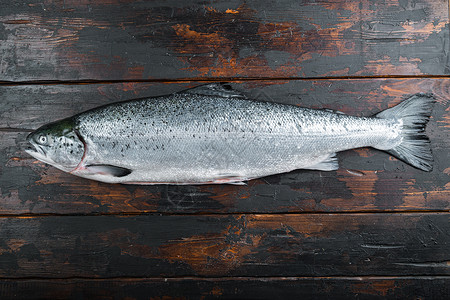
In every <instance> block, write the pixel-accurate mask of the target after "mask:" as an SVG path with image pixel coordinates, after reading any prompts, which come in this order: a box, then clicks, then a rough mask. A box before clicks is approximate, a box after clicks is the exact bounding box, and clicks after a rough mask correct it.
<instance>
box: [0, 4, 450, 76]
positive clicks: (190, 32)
mask: <svg viewBox="0 0 450 300" xmlns="http://www.w3.org/2000/svg"><path fill="white" fill-rule="evenodd" d="M448 23H449V18H448V1H433V0H417V1H413V2H409V1H398V2H397V1H369V0H360V1H328V0H318V1H307V0H303V1H274V2H271V4H270V7H268V6H267V4H265V3H262V2H260V1H242V0H240V1H223V0H222V1H214V2H211V3H203V2H198V1H181V2H180V1H165V2H164V3H160V2H155V1H138V2H134V1H121V0H120V1H119V0H110V1H88V2H87V1H62V0H48V1H44V2H42V1H37V0H27V1H21V2H20V3H17V2H14V1H2V2H1V3H0V41H1V42H0V57H1V63H0V74H1V78H0V79H1V80H16V81H21V80H53V79H59V80H78V79H99V80H106V79H109V80H115V79H118V80H122V79H158V78H159V79H160V78H163V79H167V78H172V79H173V78H199V77H201V78H211V77H220V78H223V77H257V78H260V77H317V76H342V75H353V76H361V75H395V74H397V75H417V74H433V75H445V74H449V73H450V68H449V60H448V57H449V56H448V49H447V48H448V45H449V27H448Z"/></svg>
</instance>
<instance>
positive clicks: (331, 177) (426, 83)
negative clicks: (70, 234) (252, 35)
mask: <svg viewBox="0 0 450 300" xmlns="http://www.w3.org/2000/svg"><path fill="white" fill-rule="evenodd" d="M196 84H198V83H195V82H190V83H184V84H183V83H177V84H166V83H134V84H133V85H131V86H130V85H129V84H127V83H118V84H98V85H48V86H39V85H37V86H10V87H0V93H2V94H3V98H4V99H6V102H5V104H4V105H3V106H1V107H0V120H1V122H2V124H1V125H0V127H2V128H3V131H1V132H0V141H1V142H0V149H1V151H0V168H1V169H0V170H1V177H0V188H1V195H0V213H1V214H24V213H33V214H34V213H38V214H39V213H40V214H42V213H46V214H79V213H83V214H89V213H95V214H99V213H100V214H108V213H124V212H126V213H142V212H167V213H198V212H219V213H228V212H232V213H245V212H267V213H269V212H271V213H277V212H346V211H347V212H350V211H353V212H355V211H356V212H357V211H373V212H375V211H379V212H383V211H448V209H449V208H450V191H449V175H450V154H449V152H448V148H449V147H450V144H449V141H450V139H449V128H450V124H449V121H450V119H449V102H448V99H449V95H450V80H447V79H404V80H400V79H376V80H373V79H372V80H317V81H272V82H268V81H264V82H258V81H250V82H243V83H234V84H233V86H234V87H235V88H236V89H237V90H240V91H242V92H244V93H245V94H247V95H248V96H249V97H250V98H254V99H259V100H265V101H275V102H281V103H287V104H294V105H302V106H305V107H312V108H331V109H336V110H340V111H343V112H345V113H348V114H352V115H372V114H374V113H376V112H378V111H380V110H383V109H386V108H387V107H390V106H392V105H395V104H397V103H399V102H400V101H402V100H403V99H404V98H406V97H408V96H409V95H411V94H413V93H416V92H432V93H434V94H435V95H436V97H437V103H436V104H435V106H434V110H433V116H432V120H431V122H430V124H429V125H428V129H427V132H428V135H429V136H430V138H431V141H432V149H433V152H434V157H435V167H434V170H433V171H432V172H430V173H427V172H422V171H420V170H416V169H414V168H412V167H410V166H408V165H406V164H405V163H403V162H400V161H398V160H396V159H394V158H392V157H390V156H389V155H387V154H386V153H383V152H379V151H376V150H373V149H357V150H352V151H346V152H343V153H340V154H339V159H340V165H341V169H340V170H338V171H336V172H319V171H305V170H299V171H294V172H291V173H288V174H282V175H275V176H270V177H266V178H263V179H259V180H252V181H250V182H248V185H247V186H233V185H206V186H178V187H177V186H147V187H143V186H126V185H109V184H103V183H99V182H94V181H89V180H87V179H82V178H78V177H75V176H72V175H70V174H66V173H63V172H61V171H59V170H57V169H55V168H53V167H50V166H48V165H45V164H43V163H41V162H38V161H36V160H35V159H33V158H31V157H29V156H28V155H27V154H26V153H24V152H23V149H24V148H25V147H26V145H24V140H25V137H26V135H27V134H28V133H27V131H26V130H29V129H31V128H37V127H38V126H40V125H43V124H45V123H48V122H52V121H55V120H57V119H60V118H64V117H68V116H70V115H73V114H75V113H78V112H80V111H83V110H85V109H89V108H93V107H96V106H99V105H103V104H106V103H111V102H114V101H119V100H126V99H130V98H137V97H145V96H154V95H161V94H165V93H170V92H174V91H177V90H181V89H183V88H186V87H189V86H195V85H196ZM23 95H27V96H26V97H23ZM11 128H16V129H11ZM17 128H18V129H17Z"/></svg>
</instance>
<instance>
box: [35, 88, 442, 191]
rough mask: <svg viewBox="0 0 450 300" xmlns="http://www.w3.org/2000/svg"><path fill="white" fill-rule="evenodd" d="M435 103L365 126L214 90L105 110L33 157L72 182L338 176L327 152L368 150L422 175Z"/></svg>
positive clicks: (417, 103)
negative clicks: (310, 173) (299, 173)
mask: <svg viewBox="0 0 450 300" xmlns="http://www.w3.org/2000/svg"><path fill="white" fill-rule="evenodd" d="M433 101H434V99H433V97H432V96H431V95H426V94H417V95H414V96H412V97H411V98H409V99H407V100H405V101H403V102H402V103H400V104H399V105H397V106H395V107H393V108H390V109H388V110H385V111H383V112H381V113H379V114H377V115H375V116H373V117H355V116H349V115H345V114H342V113H337V112H331V111H326V110H314V109H308V108H300V107H297V106H292V105H284V104H278V103H269V102H258V101H253V100H249V99H246V98H245V97H243V96H242V95H240V94H239V93H237V92H235V91H233V90H229V89H226V88H225V86H223V85H219V84H210V85H206V86H200V87H197V88H194V89H190V90H187V91H183V92H179V93H175V94H171V95H167V96H160V97H153V98H147V99H140V100H131V101H126V102H119V103H113V104H110V105H106V106H102V107H99V108H96V109H93V110H90V111H86V112H84V113H80V114H78V115H75V116H73V117H71V118H68V119H64V120H61V121H58V122H55V123H51V124H47V125H45V126H43V127H41V128H39V129H37V130H36V131H35V132H33V133H31V134H30V135H29V137H28V141H29V142H30V143H31V144H32V146H33V148H31V149H28V150H27V152H28V153H29V154H31V155H32V156H34V157H35V158H37V159H39V160H42V161H44V162H46V163H49V164H51V165H53V166H55V167H57V168H59V169H61V170H63V171H66V172H69V173H72V174H74V175H77V176H81V177H85V178H89V179H93V180H98V181H103V182H108V183H130V184H208V183H233V184H241V183H242V182H243V181H246V180H251V179H254V178H259V177H264V176H267V175H272V174H278V173H284V172H289V171H292V170H295V169H316V170H324V171H331V170H336V169H338V167H339V166H338V161H337V158H336V152H339V151H343V150H347V149H353V148H359V147H374V148H377V149H380V150H385V151H387V152H389V153H391V154H392V155H394V156H396V157H398V158H400V159H402V160H404V161H405V162H407V163H409V164H411V165H413V166H415V167H417V168H419V169H422V170H425V171H430V170H431V169H432V160H433V158H432V155H431V149H430V146H429V141H428V138H427V137H426V136H425V133H424V129H425V124H426V123H427V121H428V118H429V115H430V113H431V107H432V103H433Z"/></svg>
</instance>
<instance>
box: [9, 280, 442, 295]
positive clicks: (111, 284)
mask: <svg viewBox="0 0 450 300" xmlns="http://www.w3.org/2000/svg"><path fill="white" fill-rule="evenodd" d="M0 291H1V296H2V299H3V300H9V299H15V300H17V299H33V298H34V299H55V300H56V299H124V298H126V299H133V300H134V299H158V300H159V299H168V300H169V299H170V300H175V299H199V300H200V299H201V300H203V299H220V298H224V299H268V300H273V299H319V298H325V299H328V298H332V299H348V298H349V295H355V297H356V298H360V299H366V298H370V299H413V298H412V297H411V295H414V298H415V299H446V298H448V297H449V296H450V287H449V278H448V277H442V276H441V277H381V278H380V277H347V278H327V277H322V278H304V277H284V278H248V277H247V278H211V279H208V278H155V279H100V280H86V279H68V280H36V279H34V280H19V281H16V280H0Z"/></svg>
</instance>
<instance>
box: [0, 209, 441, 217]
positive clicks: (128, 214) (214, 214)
mask: <svg viewBox="0 0 450 300" xmlns="http://www.w3.org/2000/svg"><path fill="white" fill-rule="evenodd" d="M449 213H450V210H402V211H389V210H384V211H377V210H370V211H340V212H325V211H324V212H308V211H304V212H275V213H273V212H193V213H177V212H113V213H87V214H85V213H74V214H70V213H69V214H58V213H37V214H33V213H24V214H0V218H17V219H29V218H43V217H97V216H118V217H135V216H186V217H188V216H206V217H207V216H211V217H221V216H223V217H226V216H236V215H238V216H239V215H241V216H261V215H264V216H267V215H274V216H275V215H291V216H292V215H310V216H312V215H330V216H332V215H373V214H390V215H393V214H397V215H398V214H403V215H406V214H410V215H417V214H422V215H425V214H427V215H431V214H444V215H445V214H449Z"/></svg>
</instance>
